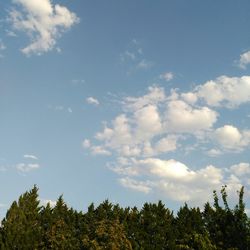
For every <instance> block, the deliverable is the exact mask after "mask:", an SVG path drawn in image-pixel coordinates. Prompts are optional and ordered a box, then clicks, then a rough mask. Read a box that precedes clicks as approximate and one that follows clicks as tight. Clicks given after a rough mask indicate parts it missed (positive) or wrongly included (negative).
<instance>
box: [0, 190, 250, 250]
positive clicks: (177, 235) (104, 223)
mask: <svg viewBox="0 0 250 250" xmlns="http://www.w3.org/2000/svg"><path fill="white" fill-rule="evenodd" d="M220 196H221V200H222V205H221V204H220V202H219V200H220V199H219V196H218V194H217V192H216V191H214V203H213V204H212V205H211V204H210V203H206V204H205V205H204V207H202V208H199V207H189V206H188V204H186V203H185V204H184V205H183V206H181V207H180V209H179V210H178V211H177V214H176V216H174V214H173V212H172V211H171V210H169V209H168V208H167V207H165V205H164V204H163V203H162V201H159V202H158V203H145V204H144V205H143V207H142V208H141V209H138V208H137V207H133V208H130V207H126V208H122V207H120V206H119V204H112V203H110V202H109V201H108V200H105V201H104V202H102V203H101V204H99V205H98V206H97V207H95V206H94V204H90V206H89V207H88V210H87V212H86V213H83V212H82V211H80V212H79V211H76V210H74V209H73V208H70V207H68V205H67V204H66V203H65V201H64V199H63V197H62V196H60V197H59V198H58V200H57V203H56V205H55V206H54V207H51V206H50V204H47V205H45V206H41V205H40V201H39V195H38V188H37V187H36V186H34V187H33V188H32V189H31V190H30V191H27V192H25V193H24V194H22V195H21V196H20V197H19V199H18V201H14V202H13V203H12V205H11V206H10V208H9V209H8V211H7V213H6V216H5V218H4V219H3V220H2V223H1V226H0V249H6V250H8V249H10V250H12V249H18V250H22V249H24V250H29V249H30V250H31V249H32V250H34V249H58V250H59V249H60V250H61V249H65V250H66V249H67V250H68V249H73V250H74V249H80V250H81V249H96V250H99V249H100V250H101V249H110V250H116V249H121V250H123V249H124V250H129V249H138V250H139V249H145V250H152V249H170V250H172V249H173V250H175V249H176V250H178V249H190V250H191V249H193V250H196V249H197V250H224V249H227V250H233V249H234V250H236V249H238V250H247V249H250V220H249V218H248V216H247V214H246V212H245V204H244V201H243V196H244V188H243V187H242V188H241V190H240V191H239V192H238V197H239V200H238V203H237V204H236V205H235V207H234V208H230V207H229V205H228V200H227V198H228V197H227V192H226V186H224V187H222V189H221V192H220Z"/></svg>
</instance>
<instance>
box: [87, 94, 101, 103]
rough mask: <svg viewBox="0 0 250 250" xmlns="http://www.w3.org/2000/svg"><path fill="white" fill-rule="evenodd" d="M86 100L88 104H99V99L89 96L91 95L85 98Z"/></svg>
mask: <svg viewBox="0 0 250 250" xmlns="http://www.w3.org/2000/svg"><path fill="white" fill-rule="evenodd" d="M86 102H87V103H88V104H93V105H99V104H100V103H99V101H98V100H97V99H96V98H94V97H91V96H90V97H88V98H87V99H86Z"/></svg>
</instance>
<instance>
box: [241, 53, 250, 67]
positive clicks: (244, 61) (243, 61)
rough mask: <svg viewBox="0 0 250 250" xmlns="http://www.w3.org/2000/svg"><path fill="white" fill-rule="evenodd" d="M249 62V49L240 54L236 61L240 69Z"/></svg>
mask: <svg viewBox="0 0 250 250" xmlns="http://www.w3.org/2000/svg"><path fill="white" fill-rule="evenodd" d="M249 63H250V51H247V52H245V53H243V54H241V55H240V60H239V61H238V66H239V67H240V68H242V69H246V67H247V65H248V64H249Z"/></svg>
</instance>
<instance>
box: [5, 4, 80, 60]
mask: <svg viewBox="0 0 250 250" xmlns="http://www.w3.org/2000/svg"><path fill="white" fill-rule="evenodd" d="M13 3H14V4H15V6H14V7H13V9H12V10H11V11H10V12H9V17H8V21H9V22H10V23H11V25H12V28H13V32H15V31H20V32H24V33H25V34H27V35H28V37H29V38H30V44H29V45H27V46H26V47H25V48H23V49H22V50H21V51H22V52H23V53H24V54H25V55H31V54H36V55H41V54H43V53H46V52H48V51H51V50H53V49H54V48H55V46H56V43H57V39H58V38H59V37H60V36H61V35H62V34H63V32H65V30H67V29H70V28H71V27H72V26H73V25H75V24H76V23H78V22H79V18H78V17H77V15H76V14H75V13H73V12H71V11H70V10H69V9H67V8H66V7H65V6H62V5H59V4H55V5H53V4H52V2H51V1H50V0H36V1H30V0H14V1H13ZM20 7H21V8H20Z"/></svg>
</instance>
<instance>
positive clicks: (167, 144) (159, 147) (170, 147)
mask: <svg viewBox="0 0 250 250" xmlns="http://www.w3.org/2000/svg"><path fill="white" fill-rule="evenodd" d="M176 149H177V137H176V136H171V135H169V136H167V137H163V138H161V139H160V140H159V141H158V142H157V143H156V145H155V150H156V151H157V152H159V153H164V152H172V151H175V150H176Z"/></svg>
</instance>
